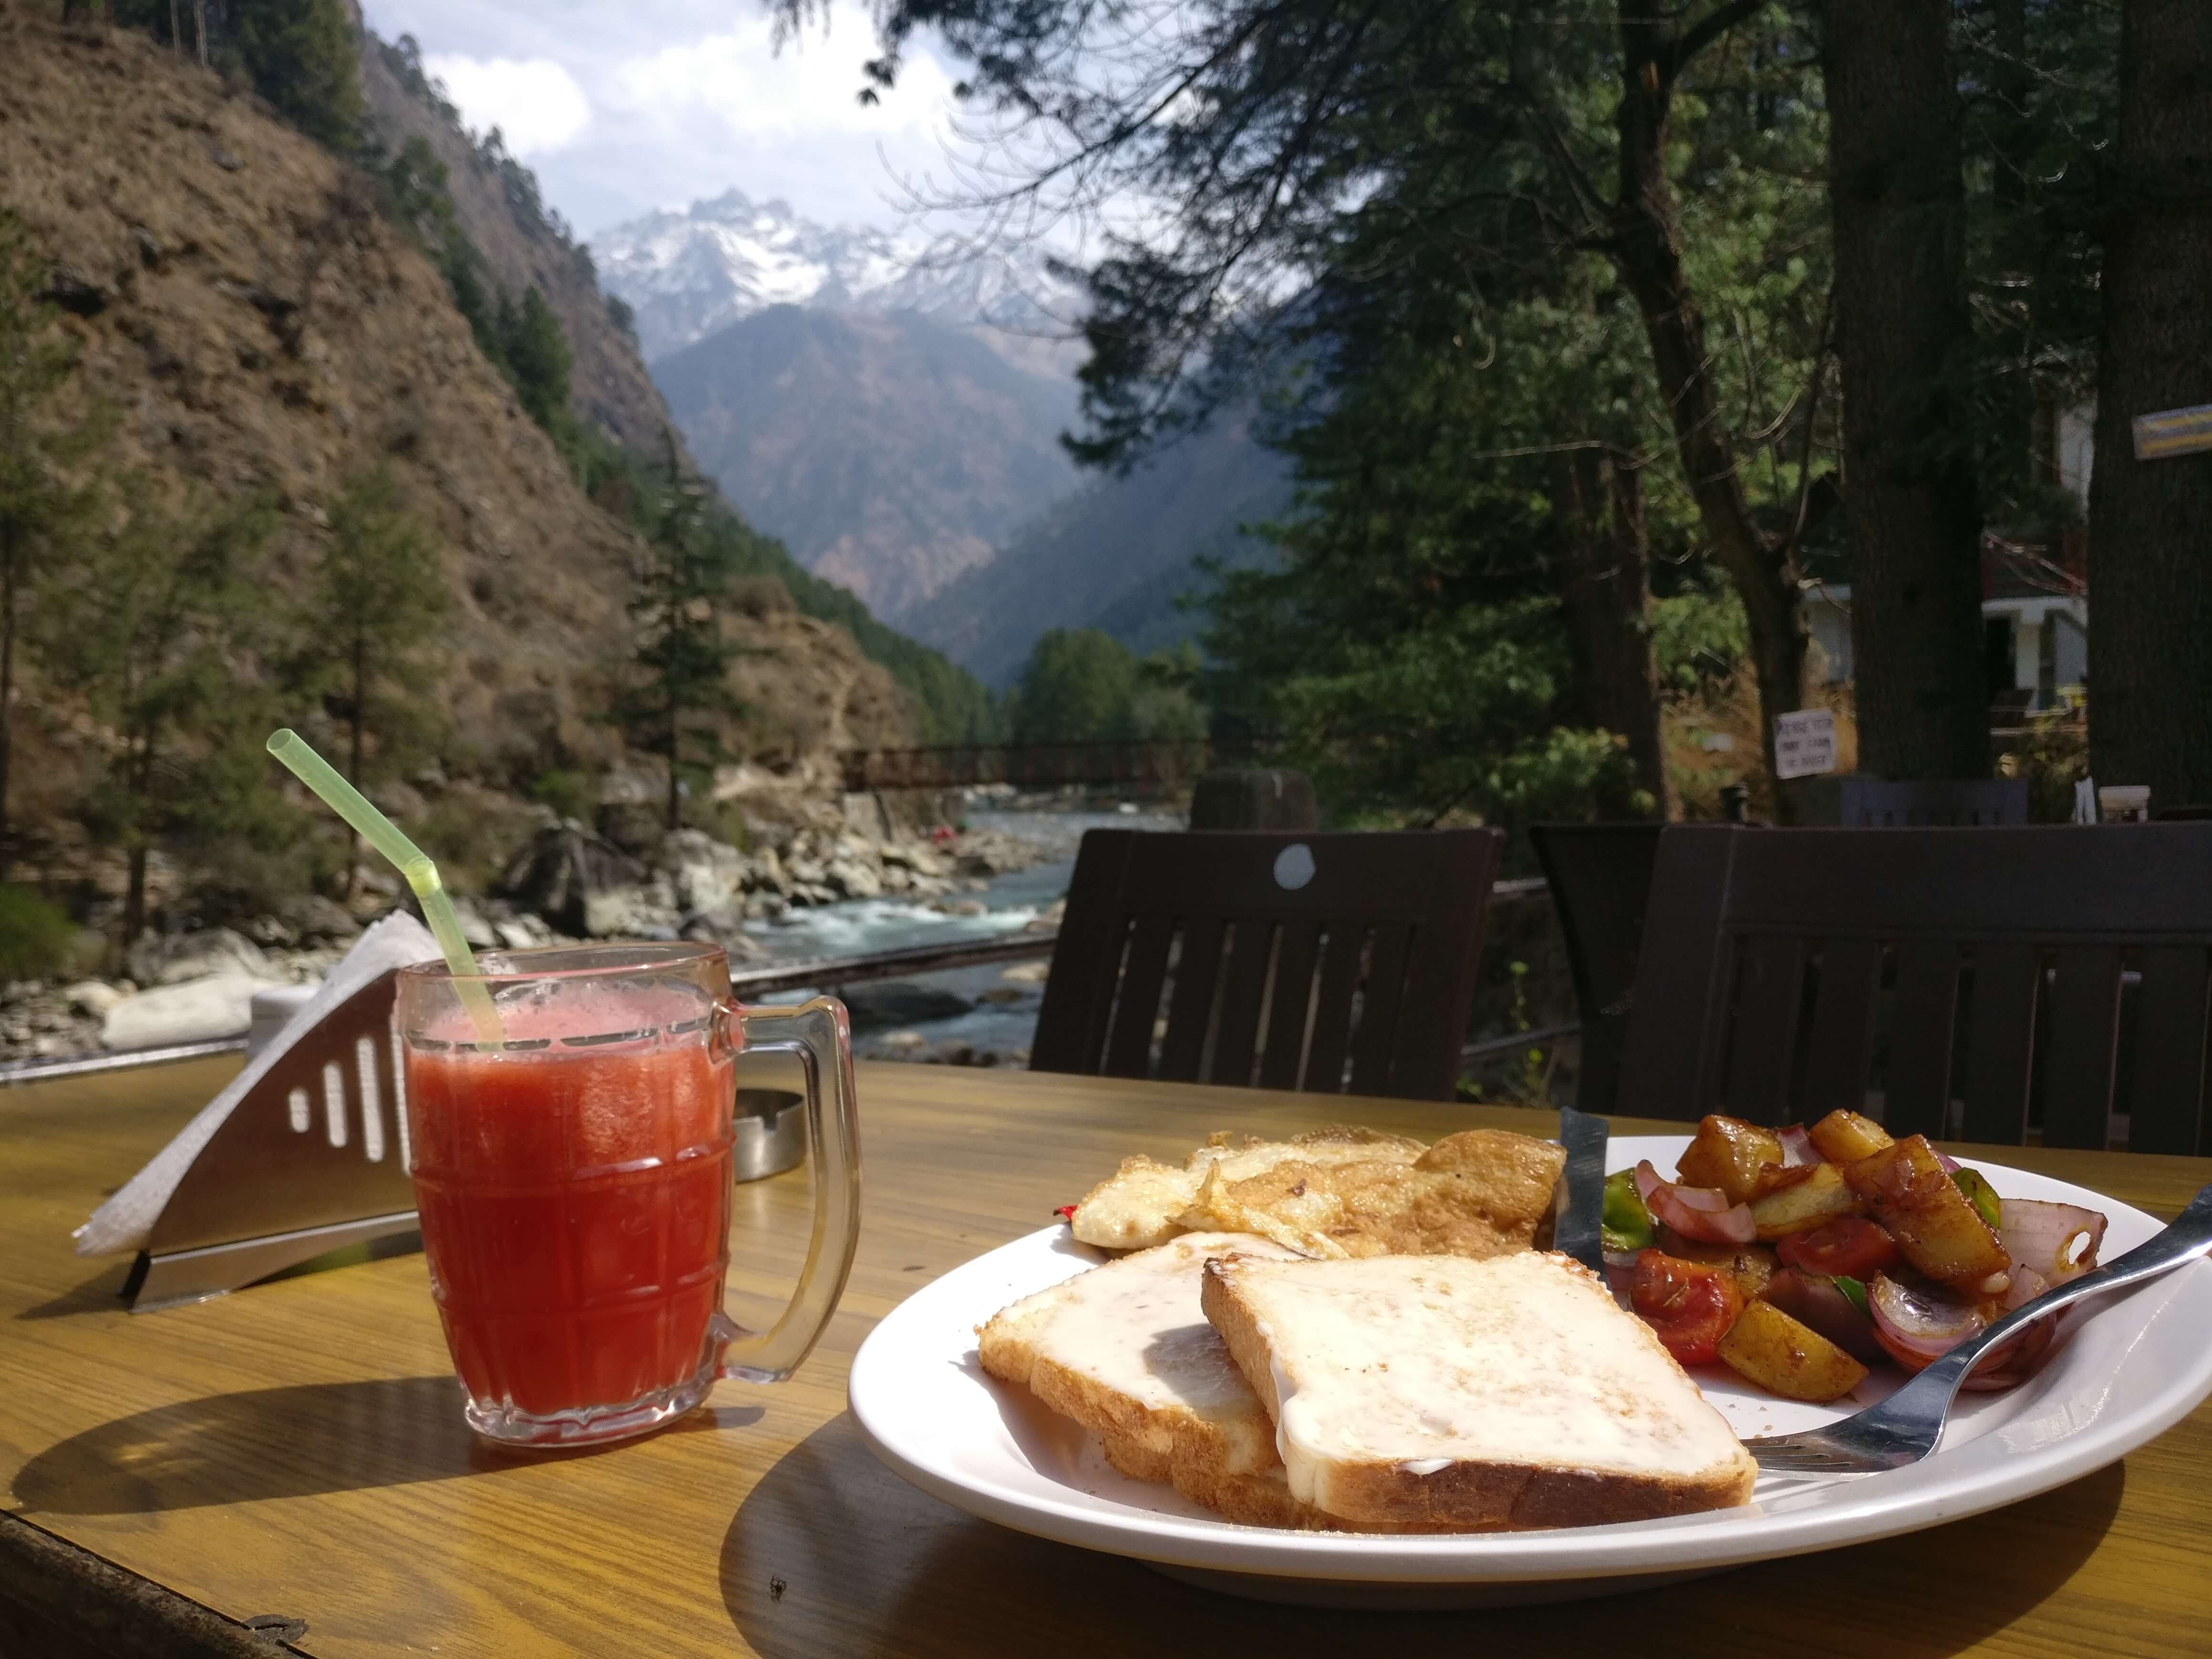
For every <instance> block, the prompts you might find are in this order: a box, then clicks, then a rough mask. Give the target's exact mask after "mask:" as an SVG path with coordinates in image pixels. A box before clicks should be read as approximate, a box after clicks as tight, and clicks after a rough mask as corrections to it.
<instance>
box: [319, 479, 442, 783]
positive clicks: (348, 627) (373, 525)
mask: <svg viewBox="0 0 2212 1659" xmlns="http://www.w3.org/2000/svg"><path fill="white" fill-rule="evenodd" d="M330 521H331V522H330V534H329V537H328V538H327V539H326V540H325V542H324V544H323V546H322V550H321V554H320V556H319V559H318V561H317V562H316V566H315V570H314V574H313V580H312V582H311V584H310V586H309V587H308V589H307V594H306V596H305V598H304V599H303V601H302V603H301V605H300V608H299V613H298V617H297V620H296V624H295V626H296V629H297V633H298V636H299V638H300V639H301V641H302V642H303V644H302V647H301V651H300V653H299V655H298V657H297V659H295V679H296V681H297V683H298V684H301V687H302V689H304V690H308V691H310V692H313V693H315V694H317V695H319V696H321V697H322V698H323V699H324V702H325V707H326V708H328V709H329V710H330V712H331V714H332V716H333V717H334V718H335V719H336V720H337V722H338V723H339V724H340V725H341V726H343V727H344V728H345V730H346V732H347V733H348V737H349V743H348V745H347V753H346V760H345V770H346V772H347V775H348V776H349V777H350V778H351V779H352V781H354V782H355V783H356V785H358V784H361V783H362V782H363V781H365V780H366V779H367V778H368V777H370V776H373V775H389V774H390V773H391V772H392V771H393V770H395V769H397V768H398V765H399V764H400V763H402V761H403V759H404V756H405V755H406V754H407V753H408V752H410V750H416V749H419V748H420V747H422V745H423V744H424V743H425V742H426V740H427V739H428V738H431V737H432V736H433V735H435V733H434V731H433V729H432V728H433V727H434V726H435V721H436V720H437V714H436V711H435V709H433V708H431V707H430V706H429V705H428V704H427V703H426V702H424V701H423V700H422V699H421V698H420V697H417V696H410V695H409V688H410V687H411V686H413V685H415V684H419V683H420V678H421V677H420V672H419V671H420V669H421V666H422V657H423V654H424V652H425V650H426V649H427V647H428V646H429V644H430V641H431V639H432V637H433V636H434V635H435V630H436V629H437V626H438V624H439V623H440V622H441V621H442V620H443V619H444V617H445V616H446V614H447V611H448V610H450V608H451V600H450V599H449V598H448V595H447V587H446V574H445V570H444V568H443V567H442V566H441V563H440V562H439V559H438V553H437V549H436V547H435V545H434V544H433V543H432V541H431V539H430V538H429V536H428V533H427V532H425V531H424V530H423V529H422V526H421V525H420V524H419V523H418V522H417V521H416V520H415V519H413V518H412V517H411V516H410V515H409V513H407V511H406V510H405V508H404V507H403V506H402V505H401V503H400V501H399V498H398V491H397V489H396V488H395V487H394V485H393V483H392V474H391V472H390V471H389V470H388V469H386V468H383V467H378V468H376V469H375V470H374V471H368V472H361V473H356V474H355V475H354V476H353V477H350V478H349V479H348V480H347V481H346V483H345V487H344V489H343V491H342V492H341V493H340V495H339V496H338V498H337V501H335V502H333V503H332V504H331V514H330ZM372 744H373V745H374V752H373V755H372V748H371V746H372ZM372 761H373V763H374V764H373V765H372Z"/></svg>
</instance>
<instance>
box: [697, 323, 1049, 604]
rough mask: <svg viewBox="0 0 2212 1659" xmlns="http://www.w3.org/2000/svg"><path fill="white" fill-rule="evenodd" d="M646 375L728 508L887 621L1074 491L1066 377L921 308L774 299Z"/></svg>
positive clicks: (973, 564) (925, 596) (935, 590)
mask: <svg viewBox="0 0 2212 1659" xmlns="http://www.w3.org/2000/svg"><path fill="white" fill-rule="evenodd" d="M653 374H654V377H655V378H656V379H657V380H659V383H660V388H661V390H662V392H664V393H665V394H666V396H667V398H668V404H669V407H670V408H671V410H673V411H674V412H675V416H676V419H677V422H678V425H679V426H680V427H681V428H682V429H683V432H684V437H685V438H686V439H687V440H688V441H689V442H690V446H691V453H692V454H693V455H694V456H695V457H696V458H697V460H698V462H699V465H700V467H701V468H702V470H703V471H705V472H706V473H707V474H708V476H709V477H713V478H714V480H715V481H716V482H717V483H720V486H721V488H722V493H723V494H724V495H726V496H727V497H728V498H729V500H730V501H731V502H732V504H733V505H734V506H735V507H737V508H738V511H739V512H741V513H744V515H745V516H746V518H747V519H749V520H751V521H752V522H753V523H754V524H756V525H757V526H760V527H761V528H762V529H763V530H764V531H766V532H768V533H769V534H771V535H774V536H778V537H781V538H782V539H783V541H784V543H785V544H786V545H787V546H788V547H789V548H790V549H791V551H792V553H793V556H795V557H797V558H798V559H799V562H801V563H803V564H805V566H806V567H807V568H809V569H811V570H812V571H813V572H814V573H815V574H817V575H819V576H823V577H826V578H828V579H829V580H832V581H835V582H839V583H842V585H843V586H846V587H848V588H850V589H851V590H852V591H853V592H855V593H857V594H859V595H860V598H861V599H864V600H866V602H867V604H868V606H869V608H870V609H871V610H872V611H875V612H876V613H877V614H878V616H881V617H884V618H885V619H886V620H888V621H890V622H892V623H897V622H898V621H899V620H900V618H901V617H902V616H904V615H905V614H906V613H907V612H908V611H909V610H911V609H912V608H913V607H914V606H915V605H919V604H921V602H922V601H924V600H926V599H928V598H929V597H930V595H932V594H933V593H934V592H937V591H938V590H939V588H941V587H943V586H945V584H946V583H947V582H949V581H951V580H953V578H955V577H956V576H957V575H959V574H960V573H961V572H962V571H963V570H966V569H969V568H972V567H974V566H975V565H978V564H981V563H982V562H984V561H985V560H987V559H988V558H989V557H990V556H991V553H992V550H993V549H994V548H995V547H996V546H998V545H999V544H1000V543H1001V542H1002V541H1005V540H1006V539H1007V538H1010V537H1011V536H1012V534H1013V532H1015V531H1016V530H1017V529H1018V528H1019V527H1020V526H1022V525H1023V524H1024V522H1026V521H1027V520H1029V519H1030V518H1031V517H1033V516H1034V515H1035V514H1036V513H1039V512H1041V511H1042V510H1043V509H1044V508H1045V507H1047V506H1048V504H1050V503H1051V502H1052V501H1055V500H1057V499H1058V498H1059V497H1060V496H1062V495H1066V494H1067V493H1068V492H1069V491H1071V490H1073V489H1074V488H1075V487H1076V486H1077V484H1078V483H1079V477H1078V474H1077V473H1076V471H1075V468H1074V466H1073V465H1072V464H1071V463H1070V462H1069V460H1068V459H1067V458H1066V455H1065V454H1063V453H1061V451H1060V447H1059V443H1058V435H1059V434H1060V430H1061V429H1062V428H1064V427H1065V426H1066V424H1067V423H1068V422H1069V421H1070V420H1071V419H1072V418H1073V415H1074V412H1075V389H1074V386H1073V382H1072V381H1069V380H1048V379H1046V378H1044V377H1042V376H1040V375H1036V374H1030V373H1028V372H1027V371H1026V370H1024V369H1021V368H1016V367H1014V366H1013V365H1012V364H1010V363H1008V362H1006V361H1005V360H1004V359H1003V358H1001V357H1000V356H998V355H997V354H996V353H994V352H993V351H992V350H991V349H989V348H988V347H987V346H985V345H984V344H983V343H981V341H979V340H978V339H977V338H976V337H975V335H974V333H973V331H965V330H961V329H956V328H953V327H951V326H950V325H946V324H944V323H940V322H938V321H934V320H933V319H930V318H927V317H924V316H922V315H921V314H919V313H914V312H898V313H890V314H885V315H880V316H878V315H868V314H863V313H851V312H830V311H817V310H811V309H801V308H800V307H797V306H788V305H786V306H775V307H771V308H769V309H768V310H766V311H761V312H756V313H753V314H752V315H750V316H749V317H747V318H745V319H743V320H742V321H739V322H737V323H734V324H732V325H730V326H728V327H726V328H724V329H722V330H721V331H719V332H717V333H714V334H710V335H708V337H706V338H705V339H703V340H701V341H699V342H698V343H696V344H695V345H691V346H689V347H686V348H685V349H683V350H681V351H678V352H677V353H676V354H675V355H674V356H669V357H664V358H662V359H660V360H659V362H656V363H655V364H654V366H653Z"/></svg>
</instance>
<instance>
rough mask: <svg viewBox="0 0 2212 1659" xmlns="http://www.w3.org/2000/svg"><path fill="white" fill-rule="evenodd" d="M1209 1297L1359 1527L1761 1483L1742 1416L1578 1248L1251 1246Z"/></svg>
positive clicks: (1673, 1500)
mask: <svg viewBox="0 0 2212 1659" xmlns="http://www.w3.org/2000/svg"><path fill="white" fill-rule="evenodd" d="M1213 1255H1215V1256H1216V1257H1217V1258H1220V1257H1221V1251H1220V1250H1219V1249H1218V1247H1216V1248H1215V1249H1214V1250H1213ZM1200 1304H1201V1306H1202V1308H1203V1310H1204V1311H1205V1314H1206V1318H1207V1320H1208V1321H1209V1322H1211V1323H1212V1326H1213V1328H1215V1329H1216V1330H1217V1331H1218V1332H1219V1333H1220V1334H1221V1336H1222V1338H1223V1340H1225V1342H1226V1344H1227V1345H1228V1349H1229V1352H1230V1354H1231V1357H1232V1358H1234V1359H1235V1361H1236V1363H1237V1369H1238V1370H1240V1371H1242V1372H1243V1376H1244V1378H1245V1380H1246V1381H1247V1382H1249V1383H1250V1384H1251V1386H1252V1389H1253V1391H1254V1393H1255V1394H1256V1395H1259V1397H1260V1401H1261V1404H1262V1406H1263V1407H1265V1408H1266V1410H1267V1415H1268V1416H1269V1418H1270V1419H1273V1422H1274V1424H1275V1426H1276V1430H1277V1432H1276V1436H1275V1443H1276V1446H1277V1449H1278V1450H1279V1454H1280V1455H1281V1458H1282V1462H1283V1465H1284V1471H1285V1477H1286V1479H1287V1482H1288V1489H1289V1493H1290V1496H1291V1499H1292V1500H1293V1501H1294V1502H1296V1503H1298V1504H1304V1505H1307V1506H1310V1507H1311V1508H1314V1509H1317V1510H1323V1511H1326V1512H1327V1513H1328V1514H1330V1515H1332V1516H1339V1517H1341V1519H1342V1522H1344V1523H1346V1524H1349V1525H1351V1526H1353V1527H1363V1526H1391V1527H1413V1528H1423V1529H1427V1528H1437V1529H1444V1530H1471V1531H1472V1530H1489V1529H1504V1528H1534V1527H1572V1526H1592V1525H1597V1524H1601V1523H1603V1522H1613V1521H1638V1520H1644V1519H1648V1518H1650V1517H1652V1516H1666V1515H1681V1514H1687V1513H1689V1512H1692V1511H1693V1510H1711V1509H1720V1508H1724V1507H1727V1506H1729V1505H1730V1504H1741V1503H1744V1502H1746V1501H1747V1499H1748V1498H1750V1496H1751V1488H1752V1483H1753V1479H1754V1477H1755V1476H1756V1474H1757V1468H1756V1466H1755V1465H1754V1464H1753V1461H1752V1459H1751V1456H1750V1455H1749V1454H1748V1453H1747V1452H1746V1451H1745V1450H1744V1449H1743V1447H1742V1445H1741V1443H1740V1442H1739V1441H1738V1440H1737V1438H1736V1437H1735V1432H1734V1431H1732V1430H1731V1429H1730V1428H1729V1425H1728V1422H1727V1420H1726V1419H1724V1418H1723V1417H1722V1416H1721V1414H1720V1413H1719V1412H1717V1411H1716V1410H1715V1409H1714V1408H1713V1407H1711V1405H1709V1404H1707V1403H1706V1401H1705V1399H1704V1397H1703V1396H1702V1395H1700V1394H1699V1392H1698V1386H1697V1384H1696V1383H1693V1382H1692V1380H1691V1379H1690V1377H1689V1376H1688V1375H1687V1374H1686V1373H1685V1372H1684V1371H1683V1370H1682V1368H1681V1367H1680V1365H1678V1364H1675V1362H1674V1358H1673V1357H1672V1356H1671V1355H1670V1354H1668V1352H1667V1351H1666V1349H1665V1348H1663V1347H1662V1346H1660V1343H1659V1340H1658V1338H1657V1337H1656V1336H1655V1335H1654V1334H1652V1332H1651V1329H1650V1327H1649V1326H1647V1325H1646V1324H1644V1322H1643V1321H1642V1320H1640V1319H1638V1318H1637V1317H1636V1316H1634V1315H1633V1314H1631V1313H1627V1312H1625V1311H1624V1310H1622V1309H1621V1308H1620V1306H1619V1305H1618V1304H1616V1303H1615V1302H1614V1301H1613V1297H1612V1295H1611V1294H1610V1293H1609V1292H1608V1291H1607V1289H1606V1287H1605V1286H1604V1285H1603V1284H1602V1283H1601V1282H1600V1281H1599V1280H1598V1279H1596V1278H1595V1276H1594V1275H1592V1274H1591V1273H1589V1272H1588V1271H1587V1270H1586V1269H1585V1268H1583V1267H1581V1266H1580V1265H1579V1264H1577V1263H1576V1262H1574V1261H1570V1260H1569V1259H1568V1258H1566V1257H1565V1256H1563V1255H1553V1254H1550V1253H1548V1252H1535V1251H1525V1252H1522V1253H1520V1254H1517V1255H1500V1256H1494V1257H1492V1258H1490V1259H1488V1260H1486V1261H1471V1260H1465V1259H1460V1258H1454V1257H1449V1256H1434V1255H1393V1256H1371V1257H1367V1258H1364V1259H1353V1260H1336V1261H1297V1260H1283V1259H1279V1258H1275V1259H1269V1258H1263V1257H1261V1255H1258V1254H1257V1253H1245V1254H1243V1255H1236V1256H1230V1257H1226V1258H1223V1259H1216V1260H1212V1261H1208V1262H1207V1264H1206V1267H1205V1272H1204V1279H1203V1289H1202V1291H1201V1294H1200Z"/></svg>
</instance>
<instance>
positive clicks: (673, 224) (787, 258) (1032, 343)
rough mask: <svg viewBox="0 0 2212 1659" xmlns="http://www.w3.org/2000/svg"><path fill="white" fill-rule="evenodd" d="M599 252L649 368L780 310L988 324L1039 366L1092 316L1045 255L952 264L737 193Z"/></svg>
mask: <svg viewBox="0 0 2212 1659" xmlns="http://www.w3.org/2000/svg"><path fill="white" fill-rule="evenodd" d="M591 249H592V259H593V260H594V261H595V262H596V263H597V264H598V266H599V280H600V283H601V284H602V285H603V286H604V287H605V288H606V289H608V290H609V291H610V292H611V293H613V294H616V295H619V296H621V298H622V299H623V301H626V302H628V304H629V306H630V307H631V309H632V310H634V311H635V313H636V314H637V331H638V342H639V344H640V345H641V347H642V348H643V349H644V353H645V356H646V357H647V360H648V361H651V360H653V359H654V358H659V357H663V356H667V355H668V354H669V353H670V352H672V351H677V350H680V349H683V348H684V347H685V346H687V345H690V343H692V342H693V341H695V340H698V339H702V338H703V337H706V336H707V335H708V334H711V333H713V332H714V331H715V330H717V329H720V328H722V327H725V326H726V325H729V324H731V323H733V322H736V321H738V319H741V318H744V317H747V316H750V315H751V314H752V313H754V312H757V311H762V310H765V309H766V308H767V307H769V306H775V305H799V306H811V307H822V308H825V309H836V310H845V311H862V312H876V313H889V312H901V311H910V312H918V313H921V314H922V315H924V316H927V317H931V318H933V319H937V320H939V321H940V322H944V323H947V324H951V325H956V326H967V325H979V324H980V325H989V326H990V327H991V328H992V329H993V330H994V331H996V332H1000V333H1001V334H1004V335H1005V336H1006V338H1007V343H1008V346H1009V355H1018V356H1022V357H1024V358H1033V357H1035V356H1036V355H1037V346H1038V344H1039V340H1038V337H1040V336H1050V335H1053V334H1056V333H1060V334H1064V333H1065V332H1066V330H1067V328H1068V325H1070V323H1071V322H1072V321H1073V319H1075V318H1077V317H1079V315H1080V314H1081V312H1082V309H1083V306H1082V301H1081V296H1080V295H1079V294H1078V293H1077V292H1076V291H1075V290H1073V289H1071V288H1069V287H1068V285H1067V284H1066V283H1061V282H1060V281H1059V280H1058V279H1057V278H1055V277H1054V276H1052V275H1051V273H1050V272H1049V271H1048V270H1046V268H1045V262H1044V257H1043V256H1042V254H1041V253H1037V252H1032V251H1029V250H1024V251H1022V252H1019V253H1017V254H1015V255H1012V256H1003V257H1002V256H996V255H986V256H981V257H978V258H969V259H964V260H960V261H957V262H955V261H950V260H946V259H945V258H942V257H933V250H932V248H931V245H930V243H929V240H928V239H927V237H925V236H923V235H921V234H918V233H915V232H911V231H906V232H898V233H893V232H888V231H884V230H879V229H877V228H873V227H872V226H865V225H820V224H817V223H815V222H812V221H811V220H808V219H804V218H801V217H800V216H799V215H798V214H797V213H796V212H795V211H793V209H792V206H791V204H789V203H787V202H784V201H781V200H773V201H767V202H755V201H753V200H751V199H750V197H747V196H746V195H745V194H744V192H743V191H737V190H732V191H727V192H726V193H725V194H723V195H721V196H720V197H716V198H714V200H713V201H710V202H695V203H693V204H691V206H690V208H689V209H687V210H684V211H683V212H681V213H678V212H671V211H665V210H664V211H661V212H659V213H651V214H647V216H644V217H643V218H641V219H633V220H631V221H630V222H629V223H627V224H622V225H617V226H616V227H615V228H613V229H611V230H608V231H605V232H603V233H602V234H599V235H598V236H596V237H594V238H592V244H591ZM1049 355H1051V356H1062V355H1064V354H1063V353H1060V352H1054V353H1051V354H1049Z"/></svg>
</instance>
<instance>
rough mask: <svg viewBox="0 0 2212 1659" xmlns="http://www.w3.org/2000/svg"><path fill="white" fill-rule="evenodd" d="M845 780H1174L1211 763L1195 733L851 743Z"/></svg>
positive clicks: (880, 783) (896, 783) (929, 785)
mask: <svg viewBox="0 0 2212 1659" xmlns="http://www.w3.org/2000/svg"><path fill="white" fill-rule="evenodd" d="M842 760H843V763H844V776H845V787H846V788H847V789H848V790H850V791H853V792H854V793H859V792H860V791H862V790H870V789H963V788H975V787H981V786H984V785H988V784H1012V786H1014V787H1016V788H1018V789H1057V788H1060V787H1065V786H1066V785H1069V784H1088V785H1111V784H1121V785H1129V784H1170V785H1173V784H1182V783H1188V781H1190V780H1191V779H1193V778H1194V777H1196V776H1197V775H1199V774H1200V772H1202V771H1204V770H1206V768H1207V766H1208V765H1210V764H1212V760H1213V745H1212V744H1210V743H1209V742H1207V741H1206V739H1205V738H1158V739H1152V740H1146V741H1137V740H1130V741H1112V742H1099V743H1006V744H933V745H928V746H925V747H921V748H915V749H856V750H848V751H847V752H846V753H845V755H844V756H843V757H842Z"/></svg>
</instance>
